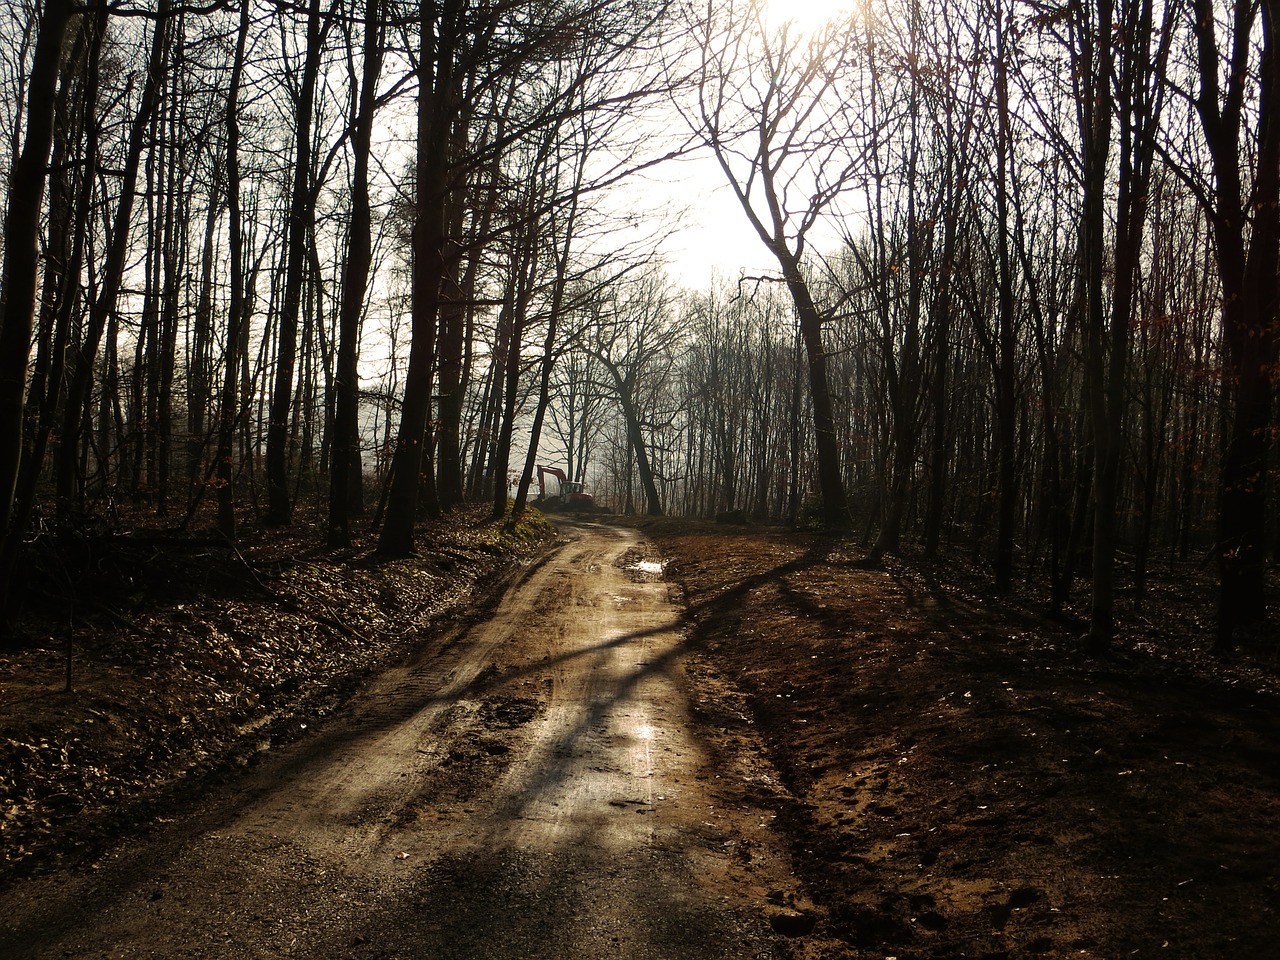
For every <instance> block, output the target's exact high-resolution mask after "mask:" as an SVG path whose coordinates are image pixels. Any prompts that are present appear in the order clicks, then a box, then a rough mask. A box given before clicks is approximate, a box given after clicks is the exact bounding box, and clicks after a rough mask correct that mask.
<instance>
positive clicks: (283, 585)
mask: <svg viewBox="0 0 1280 960" xmlns="http://www.w3.org/2000/svg"><path fill="white" fill-rule="evenodd" d="M552 536H553V532H552V530H551V528H550V527H549V526H547V525H546V524H545V523H543V522H542V521H541V520H540V519H538V518H537V517H536V516H534V517H532V518H531V520H530V523H528V524H526V525H524V526H522V527H521V528H520V529H519V530H518V531H517V533H516V534H515V535H509V536H508V535H504V534H503V533H502V532H501V528H500V526H495V525H493V524H490V523H488V522H486V521H485V518H484V516H483V514H482V513H481V512H480V511H479V510H475V511H467V512H462V513H459V514H455V515H453V516H452V517H451V518H449V519H448V520H446V521H441V522H438V523H435V524H431V525H427V526H426V527H425V528H424V529H423V530H422V531H421V533H420V538H421V539H420V542H421V543H423V544H424V545H427V546H424V551H423V553H424V555H423V556H422V557H421V558H416V559H411V560H403V561H395V562H381V561H376V560H375V559H374V558H372V557H370V556H369V554H368V553H367V551H366V552H358V551H330V550H325V549H321V548H317V547H316V543H317V542H319V541H320V540H321V539H322V532H321V531H319V530H317V529H313V528H310V527H307V526H305V525H302V524H299V525H298V526H297V527H296V528H295V529H293V530H291V531H287V532H286V531H274V532H261V533H259V534H256V535H250V537H249V538H248V539H247V540H246V541H245V542H243V543H242V544H241V548H240V550H231V549H228V548H227V547H226V546H225V545H220V544H219V543H218V542H217V541H214V540H210V541H201V540H187V539H178V538H173V537H168V536H162V535H152V534H132V533H124V534H118V535H108V534H105V533H103V534H100V535H97V536H94V537H85V538H84V539H83V540H82V541H81V542H79V543H76V544H72V547H73V548H74V551H73V555H71V556H64V557H63V558H61V559H60V560H59V562H58V566H59V569H61V570H64V571H69V573H68V575H67V576H65V577H61V576H60V577H59V578H56V580H55V579H54V578H49V579H50V581H51V582H48V583H42V582H39V579H38V578H37V582H36V583H35V586H34V587H33V591H32V597H31V603H30V604H29V605H28V607H29V611H28V615H27V616H26V617H25V619H24V620H22V621H21V622H19V623H18V624H17V627H18V630H19V634H18V636H17V637H11V638H10V640H9V643H8V646H7V648H3V649H0V881H3V880H4V879H5V878H6V877H10V876H13V875H20V874H22V873H24V872H27V871H29V870H31V869H48V868H50V867H53V866H56V865H57V864H59V863H61V862H63V861H67V862H75V861H78V860H81V859H83V858H85V857H87V856H91V855H93V854H94V853H95V852H96V851H98V850H100V849H102V848H103V847H104V846H105V845H106V844H109V843H110V842H112V841H113V840H114V839H116V838H117V837H118V836H119V834H120V832H121V831H122V830H128V829H130V825H131V824H135V825H138V824H144V823H146V822H148V821H149V820H151V819H153V818H154V817H156V816H163V815H167V812H168V808H169V806H171V805H172V804H173V803H175V802H178V801H181V800H182V799H183V796H184V794H185V793H188V792H189V791H186V790H185V787H184V784H185V782H186V781H188V780H192V779H197V778H200V777H202V776H205V775H207V774H208V773H210V772H211V771H218V770H224V769H227V768H228V767H230V768H232V769H234V768H236V767H239V766H244V765H245V764H246V763H248V761H249V760H250V759H251V758H252V757H253V755H254V754H256V753H258V752H260V751H263V750H266V749H268V748H269V747H271V746H272V745H274V744H279V743H284V742H289V741H290V740H293V739H296V738H297V737H298V736H300V735H301V734H302V733H303V732H304V731H306V730H307V729H308V727H309V726H313V725H314V723H315V722H316V720H318V719H319V718H322V717H324V716H326V715H327V714H329V713H331V712H332V711H333V710H334V709H335V708H337V707H338V706H339V705H340V704H341V703H343V702H344V701H345V699H346V698H347V697H349V696H350V695H351V693H352V692H353V691H354V690H355V689H356V687H357V686H358V685H359V684H360V683H361V682H362V681H363V679H364V678H367V677H368V676H369V675H370V674H371V673H372V672H374V671H375V670H376V669H378V668H379V667H381V666H384V665H386V664H388V663H390V662H394V661H395V660H396V659H397V658H400V657H403V656H404V655H405V652H406V651H407V650H409V649H411V647H412V646H413V645H414V644H416V643H417V642H418V637H419V636H420V635H421V634H422V633H423V632H424V631H427V630H431V629H434V630H441V629H443V628H444V627H445V626H447V625H448V624H449V623H450V622H452V621H453V620H455V619H456V618H458V617H470V616H473V615H474V614H475V611H476V607H477V603H478V601H481V602H483V601H484V600H485V598H487V597H490V596H491V595H492V593H493V588H494V585H495V583H498V582H500V580H501V575H502V571H504V570H507V569H510V568H511V564H512V561H513V560H518V559H519V558H521V557H528V556H530V555H532V554H533V553H534V552H536V551H537V550H540V549H542V547H543V544H544V543H546V542H548V541H549V539H550V538H551V537H552ZM63 580H68V581H70V582H65V583H64V582H63ZM481 605H482V604H481ZM71 614H74V617H71V616H70V615H71ZM68 623H70V624H71V626H70V628H68ZM68 653H70V655H71V665H70V666H71V683H72V692H70V693H68V692H66V689H65V686H66V674H67V655H68Z"/></svg>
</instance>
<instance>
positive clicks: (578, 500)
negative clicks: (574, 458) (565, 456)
mask: <svg viewBox="0 0 1280 960" xmlns="http://www.w3.org/2000/svg"><path fill="white" fill-rule="evenodd" d="M547 474H551V476H553V477H555V478H556V480H557V482H558V483H559V484H560V486H559V491H558V493H557V494H554V495H552V496H551V497H550V498H548V497H547V476H546V475H547ZM537 503H538V505H539V506H541V507H542V508H543V509H547V508H548V507H552V508H553V509H560V510H594V509H595V508H596V498H595V497H593V496H591V494H589V493H586V492H584V491H583V489H582V484H581V483H578V482H577V481H576V480H570V479H569V478H568V477H566V476H565V475H564V471H563V470H561V469H560V468H559V467H544V466H541V465H539V467H538V500H537Z"/></svg>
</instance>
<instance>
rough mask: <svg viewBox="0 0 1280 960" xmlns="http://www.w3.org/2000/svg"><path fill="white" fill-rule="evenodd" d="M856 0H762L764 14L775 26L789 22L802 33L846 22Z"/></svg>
mask: <svg viewBox="0 0 1280 960" xmlns="http://www.w3.org/2000/svg"><path fill="white" fill-rule="evenodd" d="M855 3H856V0H764V8H765V15H766V17H767V19H768V20H769V21H770V22H771V23H772V24H773V25H775V26H777V27H781V26H782V25H783V24H790V25H791V26H792V27H793V28H794V29H797V30H800V31H802V32H804V33H816V32H818V31H820V30H822V29H824V28H825V27H827V26H829V25H833V24H834V25H839V24H842V23H845V22H847V21H848V20H849V19H850V17H851V16H852V15H853V10H854V6H855Z"/></svg>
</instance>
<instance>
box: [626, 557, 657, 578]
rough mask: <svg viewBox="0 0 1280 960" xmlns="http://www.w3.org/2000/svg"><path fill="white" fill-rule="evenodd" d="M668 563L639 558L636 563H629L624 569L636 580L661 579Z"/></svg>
mask: <svg viewBox="0 0 1280 960" xmlns="http://www.w3.org/2000/svg"><path fill="white" fill-rule="evenodd" d="M666 568H667V565H666V564H665V563H663V562H661V561H659V560H637V561H636V562H635V563H629V564H627V565H626V566H625V567H623V568H622V569H623V570H625V571H626V572H627V573H629V574H630V575H631V576H632V577H633V578H634V579H636V580H641V581H645V580H660V579H661V578H662V571H663V570H665V569H666Z"/></svg>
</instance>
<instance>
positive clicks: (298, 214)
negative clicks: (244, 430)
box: [263, 0, 323, 526]
mask: <svg viewBox="0 0 1280 960" xmlns="http://www.w3.org/2000/svg"><path fill="white" fill-rule="evenodd" d="M306 43H307V49H306V53H305V55H304V58H303V63H302V86H301V90H300V91H299V95H298V102H297V104H296V107H295V113H294V155H293V165H294V166H293V187H292V190H291V192H290V196H289V229H288V238H287V241H286V242H287V244H288V247H287V250H286V254H285V278H284V299H283V304H282V309H281V311H280V317H279V323H278V331H279V341H278V345H277V350H276V369H275V387H274V389H273V390H272V392H271V412H270V415H269V419H268V423H267V512H266V515H265V516H264V517H263V521H264V522H265V523H266V524H267V525H268V526H285V525H287V524H288V523H289V522H290V521H291V520H292V518H293V504H292V502H291V499H290V496H289V440H290V430H289V425H290V416H289V409H290V404H291V401H292V399H293V387H294V385H293V381H294V374H295V368H296V366H297V359H298V317H299V315H300V313H301V308H302V281H303V272H304V271H305V270H306V266H307V242H308V240H309V239H310V237H311V233H312V230H311V216H312V214H311V209H312V198H313V192H312V187H311V116H312V114H313V113H314V112H315V99H316V79H317V77H318V76H319V74H320V48H321V46H322V43H323V40H322V37H321V22H320V0H309V3H308V5H307V40H306Z"/></svg>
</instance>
